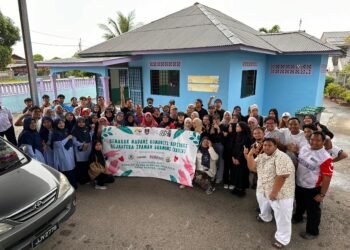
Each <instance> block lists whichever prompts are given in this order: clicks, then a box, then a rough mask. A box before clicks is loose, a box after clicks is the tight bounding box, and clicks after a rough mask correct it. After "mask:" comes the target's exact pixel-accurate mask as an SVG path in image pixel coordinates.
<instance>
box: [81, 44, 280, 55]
mask: <svg viewBox="0 0 350 250" xmlns="http://www.w3.org/2000/svg"><path fill="white" fill-rule="evenodd" d="M239 50H241V51H249V52H255V53H262V54H272V55H275V54H277V53H278V52H277V51H272V50H267V49H261V48H255V47H250V46H246V45H241V44H236V45H226V46H213V47H199V48H180V49H162V50H140V51H125V52H118V51H115V52H101V53H85V54H84V55H81V56H84V57H104V56H124V55H132V56H136V55H155V54H179V53H201V52H220V51H239Z"/></svg>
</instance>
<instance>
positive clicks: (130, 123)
mask: <svg viewBox="0 0 350 250" xmlns="http://www.w3.org/2000/svg"><path fill="white" fill-rule="evenodd" d="M124 124H125V126H127V127H137V124H136V121H135V117H134V115H133V113H131V112H128V113H126V116H125V123H124ZM140 124H141V122H140Z"/></svg>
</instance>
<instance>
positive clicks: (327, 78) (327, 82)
mask: <svg viewBox="0 0 350 250" xmlns="http://www.w3.org/2000/svg"><path fill="white" fill-rule="evenodd" d="M332 82H334V77H332V76H326V80H325V83H326V85H328V84H329V83H332Z"/></svg>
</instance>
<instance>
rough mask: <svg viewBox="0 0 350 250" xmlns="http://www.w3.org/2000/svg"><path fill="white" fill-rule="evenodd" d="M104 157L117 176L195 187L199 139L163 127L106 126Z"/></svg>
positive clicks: (104, 131) (187, 132)
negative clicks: (151, 178)
mask: <svg viewBox="0 0 350 250" xmlns="http://www.w3.org/2000/svg"><path fill="white" fill-rule="evenodd" d="M102 139H103V154H104V155H105V156H106V157H107V160H106V164H107V167H108V169H109V170H110V171H111V172H112V173H113V174H114V175H117V176H140V177H156V178H161V179H165V180H169V181H172V182H176V183H180V184H183V185H186V186H192V179H193V176H194V172H195V169H196V165H195V161H196V154H197V149H198V144H199V140H200V136H199V134H198V133H196V132H193V131H184V130H177V129H163V128H140V127H112V126H109V127H105V128H104V129H103V131H102Z"/></svg>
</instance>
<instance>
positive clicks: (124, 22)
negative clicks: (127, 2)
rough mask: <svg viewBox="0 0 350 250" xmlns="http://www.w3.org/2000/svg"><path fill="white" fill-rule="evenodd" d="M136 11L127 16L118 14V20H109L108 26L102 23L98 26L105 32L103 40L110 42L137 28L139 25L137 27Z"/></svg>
mask: <svg viewBox="0 0 350 250" xmlns="http://www.w3.org/2000/svg"><path fill="white" fill-rule="evenodd" d="M134 20H135V11H134V10H133V11H131V12H130V13H129V14H128V15H127V16H125V15H124V14H123V13H122V12H120V11H118V12H117V18H116V20H113V19H112V18H110V17H109V18H108V19H107V24H103V23H100V24H98V26H99V27H100V28H101V29H102V30H104V31H105V33H104V34H103V38H104V39H106V40H109V39H111V38H114V37H117V36H119V35H121V34H122V33H125V32H128V31H130V30H133V29H135V28H137V26H138V25H135V23H134Z"/></svg>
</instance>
